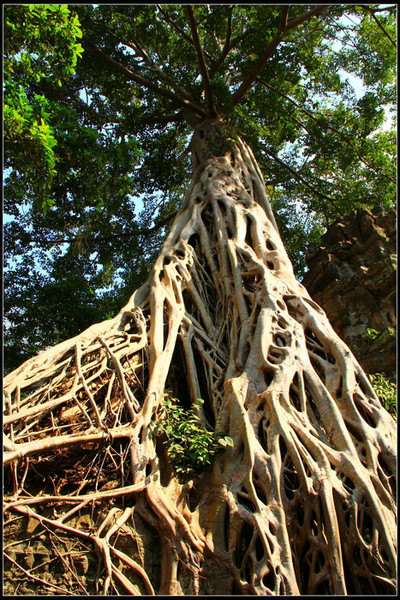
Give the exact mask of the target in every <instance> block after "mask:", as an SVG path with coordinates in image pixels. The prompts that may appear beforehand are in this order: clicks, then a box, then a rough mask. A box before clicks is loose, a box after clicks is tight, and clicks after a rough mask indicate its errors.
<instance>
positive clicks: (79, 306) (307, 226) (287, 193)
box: [4, 4, 396, 369]
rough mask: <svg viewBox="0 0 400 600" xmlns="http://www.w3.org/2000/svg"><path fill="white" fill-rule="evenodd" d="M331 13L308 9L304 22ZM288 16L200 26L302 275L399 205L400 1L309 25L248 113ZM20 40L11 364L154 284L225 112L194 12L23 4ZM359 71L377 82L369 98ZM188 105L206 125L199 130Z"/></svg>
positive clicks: (262, 12)
mask: <svg viewBox="0 0 400 600" xmlns="http://www.w3.org/2000/svg"><path fill="white" fill-rule="evenodd" d="M313 6H314V5H291V6H290V10H289V19H296V18H298V17H299V16H300V15H302V14H304V13H305V12H307V11H309V10H311V9H312V8H313ZM379 6H380V5H379ZM282 10H283V9H282V6H281V5H195V6H194V7H193V14H194V18H195V20H196V23H197V28H198V35H199V39H200V43H201V45H202V48H203V52H204V59H205V62H206V65H207V68H208V72H209V76H210V86H211V90H212V93H213V95H214V102H215V105H216V109H217V111H218V112H219V113H220V114H224V115H225V119H226V121H227V122H228V124H229V125H230V126H231V127H232V131H233V130H235V131H236V132H237V133H238V134H240V135H241V136H243V137H244V138H245V140H246V141H247V142H248V143H249V145H250V146H251V148H252V149H253V151H254V154H255V157H256V159H257V161H258V163H259V165H260V168H261V169H262V171H263V174H264V177H265V179H266V182H267V186H268V189H269V190H271V201H272V206H273V209H274V211H275V213H276V215H277V221H278V223H279V226H280V228H281V232H282V237H283V239H284V242H285V243H286V245H287V247H288V251H289V254H290V256H291V258H292V260H293V262H294V266H295V269H296V271H297V274H298V275H301V274H302V272H303V271H304V253H305V251H306V250H307V247H308V246H309V244H310V243H317V242H318V239H319V236H320V234H321V233H322V232H323V229H324V227H326V226H327V225H328V224H329V223H331V222H333V221H334V220H335V219H337V218H338V217H339V216H342V215H345V214H348V213H349V212H351V211H352V210H354V209H355V208H358V207H360V206H366V207H371V206H375V205H376V204H378V203H380V204H382V205H391V204H393V203H394V201H395V188H396V177H395V176H396V166H395V155H396V135H395V130H394V128H390V129H389V130H385V129H383V130H382V129H379V128H380V127H381V125H382V123H383V119H384V114H385V111H386V112H388V111H389V109H393V107H394V104H395V100H396V94H395V70H396V54H395V48H394V44H393V40H395V33H394V32H395V25H396V7H395V6H394V5H393V6H392V5H385V9H384V10H382V9H381V8H379V7H378V5H367V6H365V7H364V6H353V5H333V6H331V7H330V8H329V9H327V10H325V11H324V12H322V13H320V14H319V15H318V16H317V17H313V18H312V19H309V20H306V21H305V22H304V23H303V24H302V25H301V26H300V27H297V28H293V29H292V30H290V31H289V32H288V33H287V34H286V36H285V38H284V40H283V42H282V43H281V44H280V45H279V47H277V48H276V50H275V52H274V53H273V54H272V55H271V57H270V58H269V60H268V61H267V62H266V64H265V66H264V68H263V69H262V71H261V72H260V74H259V75H258V76H257V77H256V79H255V80H254V81H253V82H252V85H251V86H250V87H249V89H248V90H247V91H246V93H245V95H244V96H243V98H242V99H241V101H240V102H239V103H238V104H235V103H234V101H233V97H234V94H235V92H236V91H237V90H238V89H239V88H240V86H241V84H242V82H243V80H244V79H245V78H246V77H247V76H248V75H249V74H250V73H251V72H252V69H253V68H254V65H255V64H256V63H257V60H258V59H259V57H260V56H261V55H262V54H263V52H264V51H265V48H266V47H267V46H268V44H269V43H270V42H271V41H272V40H273V39H274V36H275V35H276V34H277V32H278V29H279V27H280V21H281V16H282ZM384 32H385V33H384ZM4 34H5V43H4V55H5V56H4V71H5V80H4V84H5V89H4V99H5V112H4V123H5V140H6V143H5V167H6V176H5V188H4V196H5V197H4V212H5V237H4V242H5V280H4V286H5V290H6V291H5V301H4V310H5V317H6V334H5V346H6V348H5V356H6V368H7V369H11V368H13V367H15V366H17V365H18V364H19V363H20V362H21V361H22V360H23V359H24V358H26V356H28V355H30V354H31V353H34V352H36V351H37V350H39V349H43V348H44V347H46V346H48V345H51V344H53V343H56V342H57V341H61V340H62V339H64V338H66V337H68V336H70V335H73V334H77V333H79V332H80V331H81V330H82V329H84V328H86V327H88V326H89V325H91V324H92V323H94V322H96V321H98V320H99V316H100V320H101V318H102V317H101V315H103V318H106V317H108V316H111V315H112V314H115V312H116V311H117V310H119V308H121V307H122V306H123V304H124V302H126V300H127V299H128V298H129V296H130V295H131V294H132V292H133V291H134V289H135V288H136V287H138V286H139V285H140V284H141V283H143V281H144V279H145V278H146V275H147V273H148V271H149V268H150V267H151V265H152V263H153V262H154V259H155V257H156V255H157V253H158V251H159V249H160V246H161V244H162V241H163V239H164V237H165V234H166V233H167V231H168V228H169V227H170V225H171V223H172V219H173V217H174V215H175V214H176V212H177V210H179V207H180V206H181V204H182V201H183V198H184V196H185V191H186V189H187V186H188V183H189V181H190V173H191V168H190V161H189V155H188V152H187V144H188V142H189V139H190V135H191V131H192V127H191V125H189V121H190V122H192V121H191V119H194V121H196V120H197V121H198V120H199V119H201V118H202V115H203V116H204V114H206V111H207V103H206V100H205V91H204V86H203V82H202V77H201V75H200V71H199V63H198V59H197V55H196V50H195V47H194V45H193V43H192V42H191V30H190V26H189V24H188V18H187V14H186V11H185V6H184V5H160V6H158V5H143V4H139V5H138V4H130V5H127V4H119V5H102V4H99V5H91V4H76V5H68V6H67V5H11V4H9V5H7V6H6V7H5V30H4ZM110 61H111V62H110ZM112 61H114V62H112ZM341 69H342V70H344V71H345V72H346V73H347V75H346V77H347V76H349V75H351V76H357V77H359V78H360V81H361V82H362V84H363V86H364V87H363V88H362V89H360V90H359V91H358V92H357V94H356V93H355V89H354V88H353V86H352V85H351V83H350V82H347V81H346V79H345V77H344V76H343V77H342V76H341V74H342V75H343V73H344V71H341ZM134 77H142V78H144V80H145V82H146V83H145V84H143V83H138V82H137V81H135V79H134ZM151 86H153V87H151ZM159 90H162V92H163V93H160V92H159ZM182 98H184V99H185V101H183V100H182ZM187 101H190V102H191V103H192V104H194V105H197V106H200V108H201V110H203V111H204V112H203V113H202V115H200V114H197V115H196V116H195V115H191V118H188V120H186V118H185V117H187V116H188V114H189V112H188V108H187ZM384 107H385V109H384ZM194 121H193V122H194ZM228 141H229V140H228ZM225 146H226V140H225V139H220V140H214V141H210V143H209V148H210V151H211V152H213V153H217V154H218V153H220V152H221V151H222V150H223V149H224V147H225ZM74 285H76V286H77V291H76V293H74V294H73V301H71V302H68V301H67V299H66V303H65V305H64V307H63V308H62V309H61V307H60V301H61V300H60V298H61V297H62V295H63V294H62V293H61V294H60V293H59V291H60V290H66V289H69V290H71V288H72V287H73V286H74ZM78 290H79V292H78ZM89 290H92V292H93V293H92V292H90V291H89ZM58 314H59V315H60V316H58ZM61 315H63V316H62V317H61Z"/></svg>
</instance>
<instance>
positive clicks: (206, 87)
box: [185, 4, 217, 117]
mask: <svg viewBox="0 0 400 600" xmlns="http://www.w3.org/2000/svg"><path fill="white" fill-rule="evenodd" d="M185 10H186V14H187V16H188V19H189V24H190V29H191V32H192V37H193V42H194V47H195V50H196V54H197V61H198V63H199V68H200V73H201V77H202V79H203V85H204V92H205V95H206V100H207V105H208V110H209V113H210V116H212V117H216V116H217V111H216V109H215V104H214V98H213V94H212V91H211V83H210V77H209V75H208V71H207V66H206V63H205V60H204V53H203V48H202V47H201V44H200V38H199V32H198V31H197V25H196V19H195V17H194V14H193V9H192V7H191V6H190V5H188V4H187V5H185Z"/></svg>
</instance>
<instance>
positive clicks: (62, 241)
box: [33, 212, 176, 246]
mask: <svg viewBox="0 0 400 600" xmlns="http://www.w3.org/2000/svg"><path fill="white" fill-rule="evenodd" d="M175 216H176V212H174V213H171V214H169V215H167V216H166V217H165V218H164V219H162V220H161V221H159V222H158V223H157V224H156V225H153V227H149V228H146V229H139V231H133V232H129V233H128V232H121V233H115V234H112V235H106V236H103V237H92V238H89V239H90V241H92V242H109V241H110V240H112V239H115V238H122V237H123V238H127V237H138V236H139V235H149V234H150V233H154V232H155V231H157V230H158V229H161V228H162V227H164V225H167V224H168V223H169V222H170V221H171V220H172V219H173V218H174V217H175ZM78 239H80V238H79V237H78V236H77V237H74V238H64V239H60V238H59V239H57V240H41V241H40V243H41V245H43V246H55V245H56V244H73V243H74V242H76V241H77V240H78ZM85 239H88V238H85ZM33 243H35V241H34V240H33Z"/></svg>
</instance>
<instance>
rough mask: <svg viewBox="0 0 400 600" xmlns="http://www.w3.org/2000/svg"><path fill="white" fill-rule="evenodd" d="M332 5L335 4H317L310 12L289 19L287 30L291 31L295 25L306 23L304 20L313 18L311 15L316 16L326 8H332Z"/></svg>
mask: <svg viewBox="0 0 400 600" xmlns="http://www.w3.org/2000/svg"><path fill="white" fill-rule="evenodd" d="M332 6H333V4H320V5H318V6H316V7H315V8H312V9H311V10H309V11H308V12H306V13H303V14H302V15H299V16H298V17H296V18H294V19H292V20H291V21H289V22H288V23H287V25H286V29H285V32H286V31H290V30H291V29H294V28H295V27H298V26H299V25H301V24H302V23H304V21H308V20H309V19H311V17H315V16H316V15H319V14H320V13H322V12H324V11H325V10H328V9H329V8H332Z"/></svg>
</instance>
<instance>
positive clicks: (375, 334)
mask: <svg viewBox="0 0 400 600" xmlns="http://www.w3.org/2000/svg"><path fill="white" fill-rule="evenodd" d="M379 333H380V332H379V331H377V330H376V329H372V328H371V327H367V338H368V339H370V340H375V339H376V338H377V337H378V335H379Z"/></svg>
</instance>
